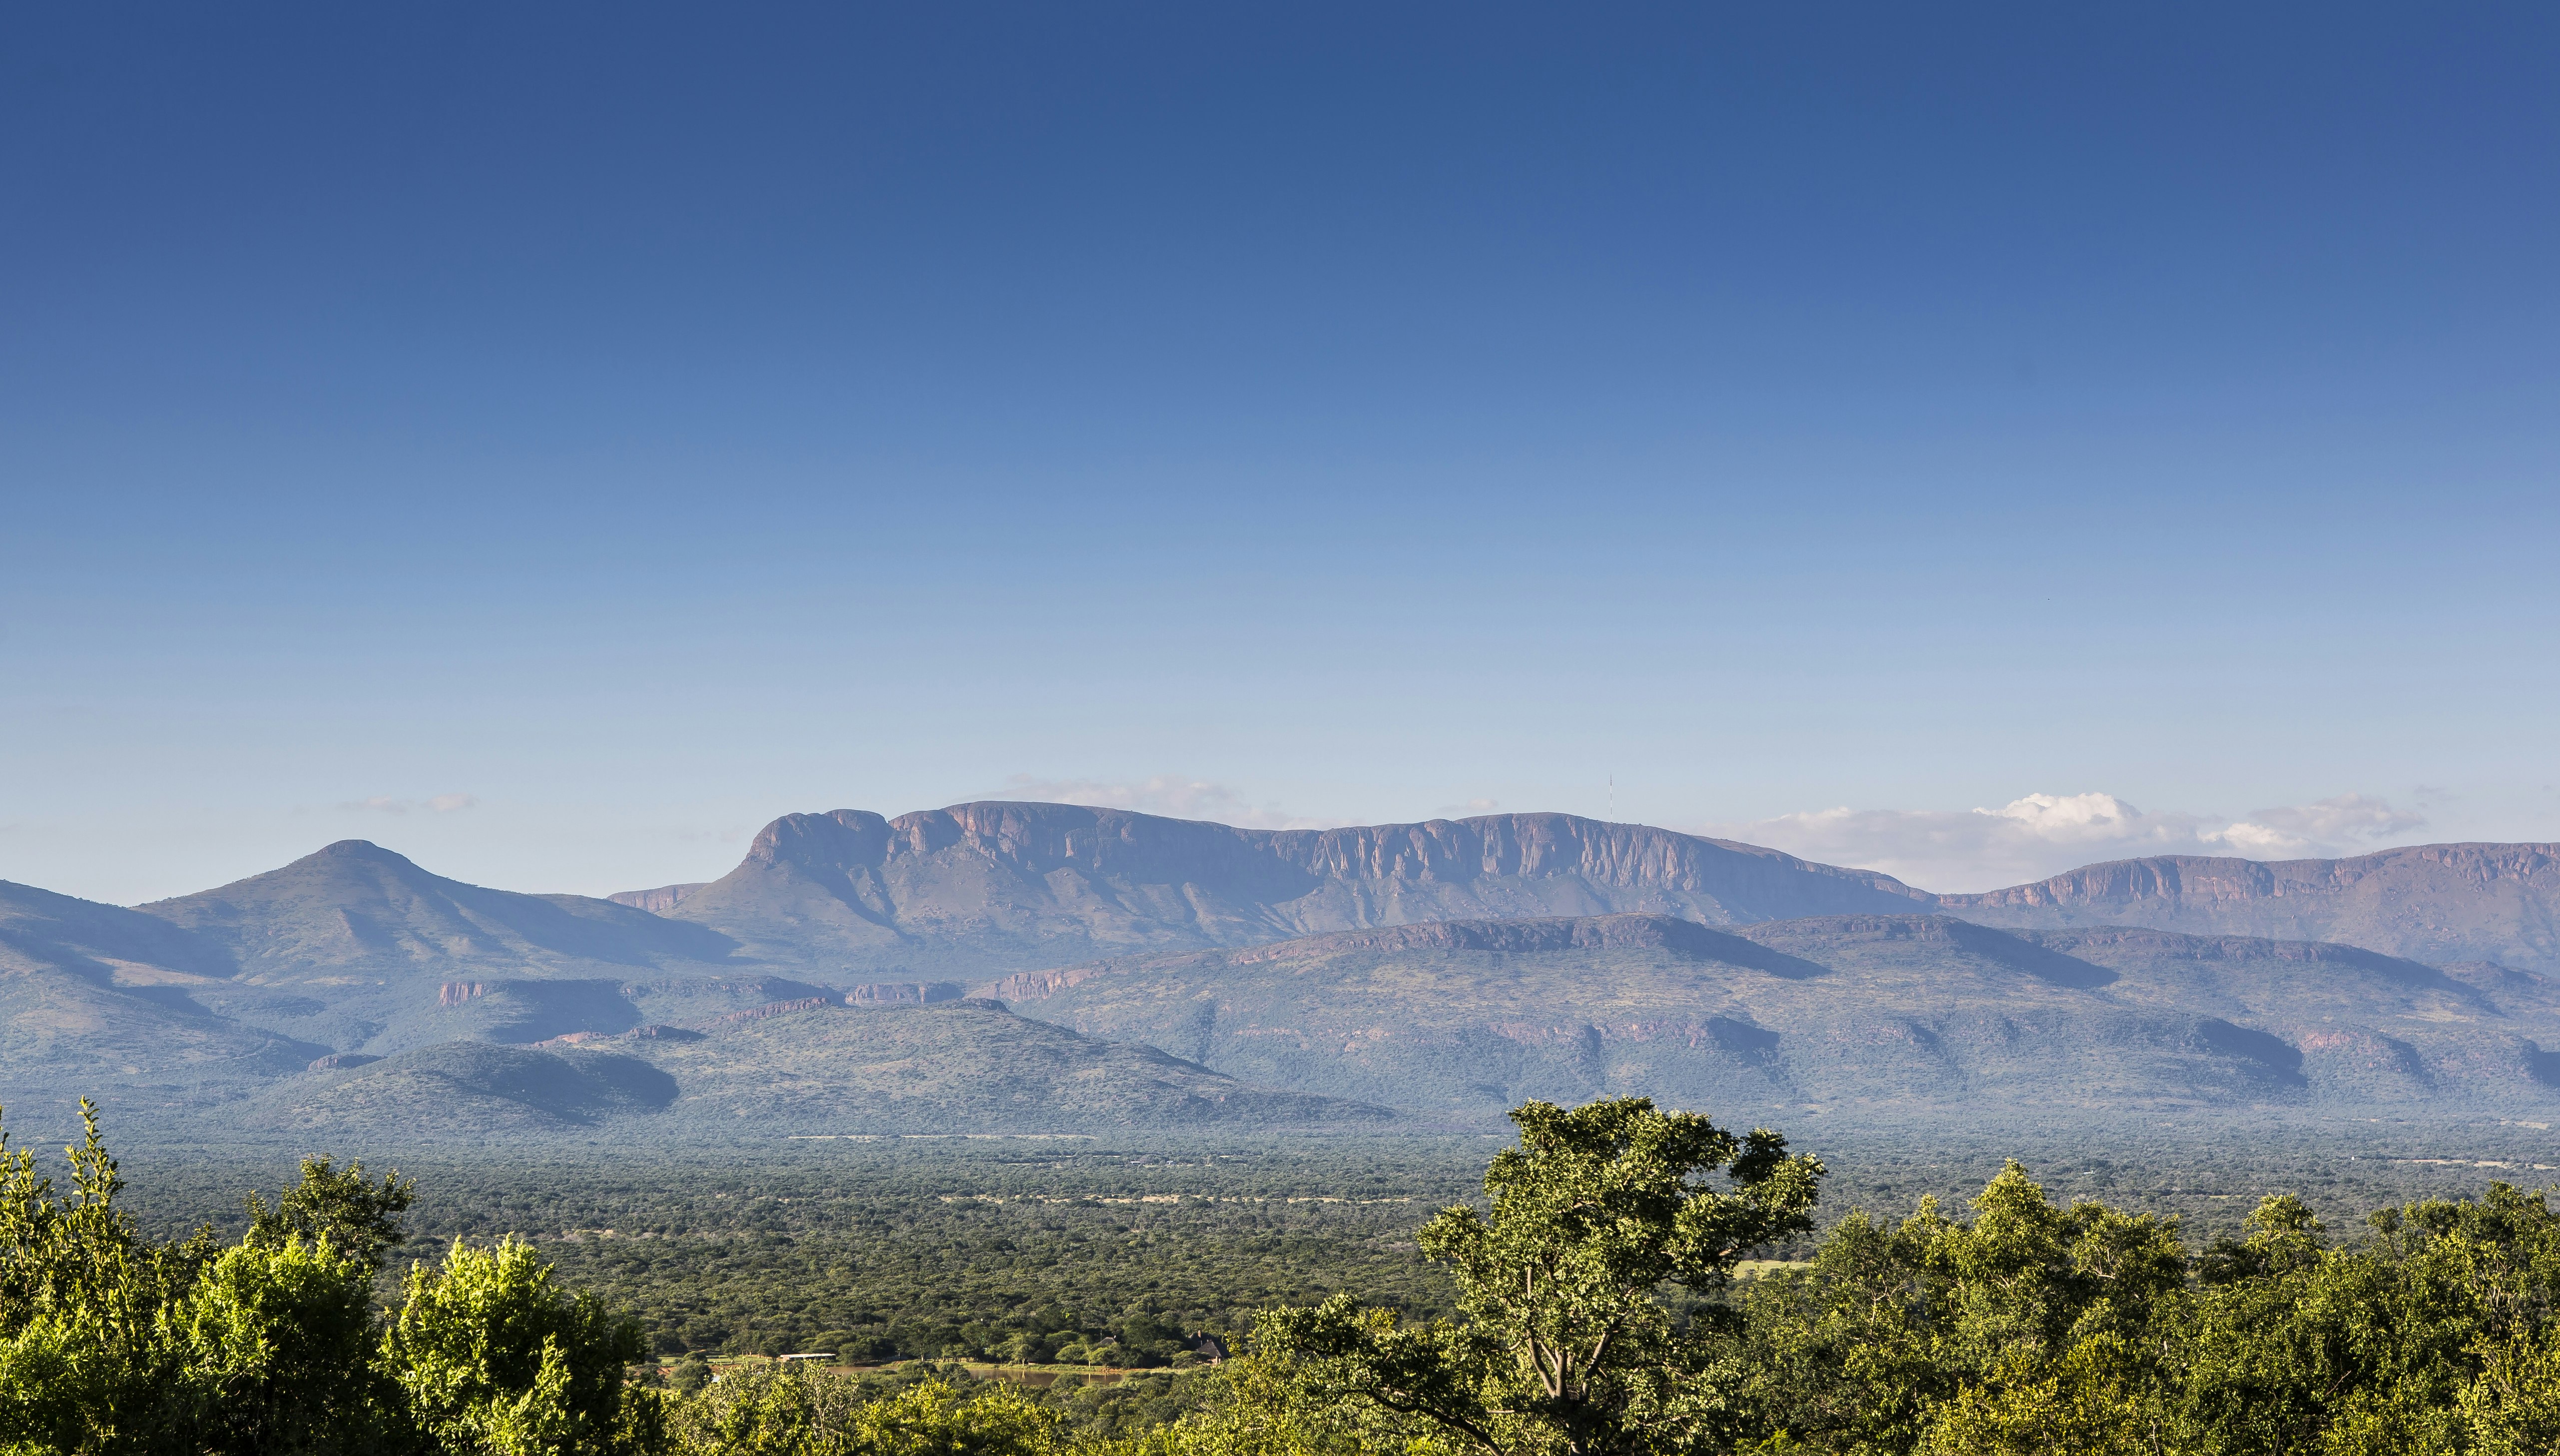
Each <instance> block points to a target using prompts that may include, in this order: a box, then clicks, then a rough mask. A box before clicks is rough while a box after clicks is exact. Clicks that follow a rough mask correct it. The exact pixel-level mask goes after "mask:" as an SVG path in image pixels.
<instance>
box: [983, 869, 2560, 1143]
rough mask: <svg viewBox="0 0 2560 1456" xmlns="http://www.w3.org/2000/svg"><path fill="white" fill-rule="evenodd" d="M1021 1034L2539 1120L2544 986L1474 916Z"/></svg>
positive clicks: (2068, 933)
mask: <svg viewBox="0 0 2560 1456" xmlns="http://www.w3.org/2000/svg"><path fill="white" fill-rule="evenodd" d="M989 989H990V990H991V991H992V992H993V993H994V994H997V995H1000V996H1003V997H1005V998H1006V999H1007V1000H1008V1001H1009V1002H1011V1003H1012V1004H1013V1005H1014V1006H1015V1007H1016V1008H1017V1009H1018V1010H1021V1011H1023V1012H1024V1013H1025V1014H1027V1015H1031V1016H1037V1017H1040V1018H1042V1019H1044V1020H1050V1021H1055V1022H1057V1023H1058V1024H1059V1025H1061V1026H1070V1027H1073V1028H1075V1029H1076V1030H1078V1031H1082V1032H1085V1033H1087V1034H1089V1035H1093V1036H1099V1037H1110V1038H1116V1039H1125V1040H1134V1041H1141V1042H1145V1043H1147V1044H1149V1045H1151V1046H1155V1047H1158V1048H1161V1049H1163V1050H1165V1051H1167V1052H1172V1053H1174V1054H1176V1055H1180V1056H1185V1057H1189V1058H1192V1059H1195V1060H1198V1061H1200V1063H1202V1064H1203V1065H1206V1066H1209V1067H1212V1068H1214V1069H1216V1070H1219V1071H1224V1072H1227V1073H1229V1074H1231V1075H1235V1076H1238V1077H1242V1078H1246V1079H1248V1080H1252V1081H1256V1082H1260V1083H1264V1084H1266V1085H1270V1086H1274V1087H1285V1088H1292V1089H1296V1090H1302V1091H1309V1092H1321V1093H1324V1094H1327V1095H1333V1096H1343V1097H1355V1098H1360V1099H1363V1100H1369V1101H1377V1102H1384V1103H1389V1104H1394V1105H1400V1106H1407V1107H1420V1108H1428V1109H1432V1110H1435V1111H1442V1112H1450V1113H1457V1112H1466V1111H1474V1112H1479V1113H1484V1112H1491V1111H1493V1110H1495V1109H1498V1108H1500V1107H1502V1106H1505V1105H1508V1104H1510V1103H1513V1102H1516V1101H1518V1100H1520V1098H1522V1097H1526V1096H1543V1097H1550V1098H1558V1099H1567V1100H1579V1099H1583V1098H1588V1097H1592V1096H1599V1095H1603V1094H1619V1093H1627V1092H1639V1091H1641V1092H1647V1093H1650V1094H1652V1095H1655V1096H1657V1097H1661V1098H1664V1099H1667V1100H1670V1101H1673V1102H1677V1103H1680V1104H1681V1105H1693V1106H1709V1107H1729V1108H1733V1109H1736V1115H1740V1113H1741V1110H1742V1109H1746V1108H1747V1109H1753V1110H1755V1111H1757V1110H1760V1109H1767V1110H1768V1111H1769V1112H1770V1113H1771V1114H1772V1115H1774V1114H1775V1112H1776V1111H1778V1110H1781V1109H1787V1108H1804V1107H1807V1106H1814V1107H1825V1108H1834V1109H1840V1110H1848V1111H1855V1112H1858V1113H1859V1114H1861V1115H1865V1116H1871V1117H1880V1118H1888V1119H1892V1118H1907V1117H1914V1116H1930V1117H1946V1116H1951V1115H1952V1116H1981V1115H2000V1116H2018V1115H2041V1114H2060V1115H2067V1116H2074V1117H2087V1116H2091V1115H2093V1114H2097V1115H2113V1114H2122V1113H2126V1112H2132V1111H2140V1110H2145V1109H2188V1110H2198V1109H2214V1110H2258V1111H2282V1110H2288V1109H2293V1110H2308V1109H2328V1110H2331V1111H2338V1112H2344V1111H2346V1110H2348V1109H2371V1108H2389V1109H2396V1110H2398V1111H2401V1112H2404V1113H2405V1112H2412V1111H2417V1112H2425V1111H2428V1110H2430V1109H2433V1110H2437V1111H2443V1110H2450V1109H2454V1108H2461V1109H2464V1110H2467V1111H2471V1112H2491V1113H2494V1112H2498V1111H2507V1112H2513V1111H2516V1110H2518V1109H2531V1110H2534V1111H2538V1112H2542V1113H2545V1114H2547V1113H2550V1112H2552V1111H2555V1110H2560V1089H2555V1088H2554V1087H2553V1086H2552V1085H2550V1084H2549V1083H2548V1082H2546V1081H2545V1080H2544V1077H2545V1076H2546V1075H2548V1074H2549V1073H2550V1072H2551V1070H2552V1067H2551V1064H2550V1062H2549V1060H2547V1059H2546V1053H2544V1052H2543V1051H2542V1049H2543V1048H2544V1047H2546V1046H2549V1047H2554V1048H2560V994H2555V993H2560V988H2555V987H2554V986H2553V985H2552V984H2551V983H2549V982H2546V981H2544V980H2542V979H2541V978H2540V977H2535V976H2530V975H2526V974H2523V973H2513V972H2505V973H2495V972H2472V973H2466V974H2460V975H2458V974H2455V973H2453V972H2449V971H2447V970H2443V969H2439V968H2437V967H2432V966H2426V965H2421V964H2418V963H2415V962H2410V961H2404V960H2399V959H2396V958H2393V957H2389V956H2383V955H2379V954H2375V953H2373V952H2370V951H2364V950H2358V949H2354V948H2350V947H2343V946H2336V945H2324V944H2307V943H2301V942H2283V941H2270V940H2256V939H2247V938H2240V937H2195V936H2183V935H2176V934H2172V933H2166V932H2160V931H2152V930H2140V929H2132V930H2128V929H2105V930H2088V931H2078V930H2064V931H2003V930H1999V929H1994V928H1991V927H1987V926H1981V925H1975V924H1971V923H1968V922H1965V921H1961V920H1955V919H1951V918H1949V917H1946V916H1941V915H1909V914H1906V915H1840V916H1819V917H1812V918H1804V919H1792V920H1775V921H1763V922H1760V923H1758V924H1753V925H1746V926H1739V927H1735V928H1733V929H1731V930H1730V931H1717V930H1712V929H1708V928H1706V927H1702V926H1697V925H1694V924H1691V923H1688V922H1685V921H1681V920H1677V919H1672V918H1669V917H1663V916H1651V915H1628V916H1611V917H1603V918H1589V919H1557V920H1544V921H1526V922H1522V921H1510V922H1470V923H1454V924H1441V925H1423V926H1410V927H1401V928H1398V929H1394V930H1388V931H1363V932H1356V933H1350V934H1335V935H1322V936H1314V937H1309V938H1305V939H1301V940H1294V941H1288V942H1282V943H1278V944H1272V945H1265V946H1259V947H1255V948H1252V949H1247V950H1231V951H1209V952H1189V953H1182V954H1170V955H1167V954H1159V955H1154V956H1139V957H1130V958H1123V959H1115V960H1108V961H1101V962H1095V963H1090V964H1087V965H1083V966H1075V967H1067V968H1062V969H1057V970H1051V971H1046V972H1033V973H1021V974H1017V975H1014V976H1011V977H1006V978H1003V979H1001V980H999V981H997V982H996V983H994V985H993V986H991V987H990V988H989Z"/></svg>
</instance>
